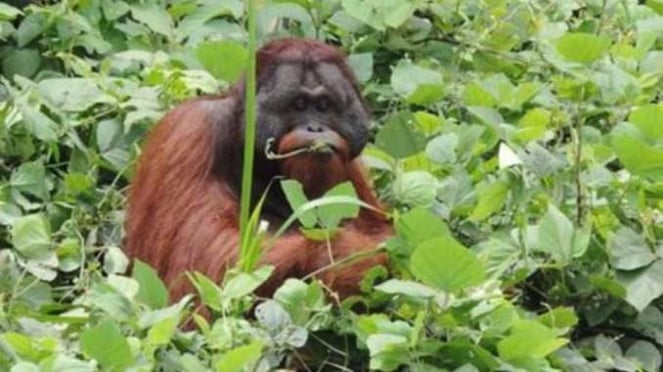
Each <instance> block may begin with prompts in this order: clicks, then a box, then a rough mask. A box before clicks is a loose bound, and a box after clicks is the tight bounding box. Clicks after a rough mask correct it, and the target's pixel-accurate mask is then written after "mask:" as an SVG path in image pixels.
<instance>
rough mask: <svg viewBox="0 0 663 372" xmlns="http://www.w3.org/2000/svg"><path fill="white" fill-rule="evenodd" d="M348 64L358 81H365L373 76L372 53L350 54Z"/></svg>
mask: <svg viewBox="0 0 663 372" xmlns="http://www.w3.org/2000/svg"><path fill="white" fill-rule="evenodd" d="M348 64H349V65H350V67H352V70H353V71H354V73H355V76H356V77H357V81H358V82H360V83H365V82H367V81H368V80H370V79H371V77H372V76H373V53H356V54H350V55H349V56H348Z"/></svg>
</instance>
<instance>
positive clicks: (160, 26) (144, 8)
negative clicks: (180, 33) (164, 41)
mask: <svg viewBox="0 0 663 372" xmlns="http://www.w3.org/2000/svg"><path fill="white" fill-rule="evenodd" d="M131 15H132V16H133V17H134V19H136V20H137V21H138V22H141V23H143V24H145V25H146V26H147V27H149V28H150V30H152V31H154V32H156V33H159V34H162V35H164V36H166V37H168V38H170V37H172V36H174V32H173V31H174V30H173V19H172V18H171V17H170V14H169V13H168V11H166V8H165V7H162V6H160V5H159V4H157V3H145V4H134V5H132V6H131Z"/></svg>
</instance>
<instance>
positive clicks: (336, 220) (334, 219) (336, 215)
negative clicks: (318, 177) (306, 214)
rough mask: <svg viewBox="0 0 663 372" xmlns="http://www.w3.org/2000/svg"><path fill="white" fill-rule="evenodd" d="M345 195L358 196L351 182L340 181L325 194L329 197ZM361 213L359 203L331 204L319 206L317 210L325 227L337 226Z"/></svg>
mask: <svg viewBox="0 0 663 372" xmlns="http://www.w3.org/2000/svg"><path fill="white" fill-rule="evenodd" d="M338 196H345V197H351V198H357V193H356V191H355V188H354V186H353V185H352V183H351V182H343V183H340V184H338V185H336V186H334V187H333V188H331V190H329V191H327V192H326V193H325V195H324V197H325V198H328V197H338ZM358 214H359V205H357V204H347V203H343V204H329V205H324V206H322V207H319V208H318V210H317V215H318V219H319V220H320V223H321V224H322V226H323V227H325V228H335V227H338V225H339V224H340V223H341V221H342V220H343V219H346V218H355V217H357V215H358Z"/></svg>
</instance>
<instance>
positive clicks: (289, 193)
mask: <svg viewBox="0 0 663 372" xmlns="http://www.w3.org/2000/svg"><path fill="white" fill-rule="evenodd" d="M281 188H282V189H283V193H284V194H285V198H286V199H287V200H288V204H290V208H292V210H293V211H294V210H297V209H298V208H299V207H301V206H302V205H304V204H306V203H307V202H308V198H307V197H306V194H304V187H303V186H302V184H301V183H299V182H297V181H295V180H282V181H281ZM297 219H298V220H299V222H300V223H301V224H302V226H304V227H305V228H307V229H311V228H313V227H315V224H316V223H317V222H318V219H317V216H316V214H315V211H314V210H311V211H306V212H303V213H301V214H300V215H299V216H298V217H297Z"/></svg>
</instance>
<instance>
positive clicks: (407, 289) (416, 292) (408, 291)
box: [375, 279, 439, 298]
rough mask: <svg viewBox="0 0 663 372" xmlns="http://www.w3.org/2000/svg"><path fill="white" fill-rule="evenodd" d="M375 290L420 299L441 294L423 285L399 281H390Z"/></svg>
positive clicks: (377, 286)
mask: <svg viewBox="0 0 663 372" xmlns="http://www.w3.org/2000/svg"><path fill="white" fill-rule="evenodd" d="M375 289H376V290H378V291H380V292H384V293H388V294H398V295H403V296H407V297H418V298H433V297H435V296H437V295H438V294H439V292H437V291H436V290H434V289H433V288H430V287H427V286H425V285H423V284H421V283H417V282H413V281H409V280H399V279H389V280H387V281H386V282H384V283H381V284H379V285H376V286H375Z"/></svg>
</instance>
